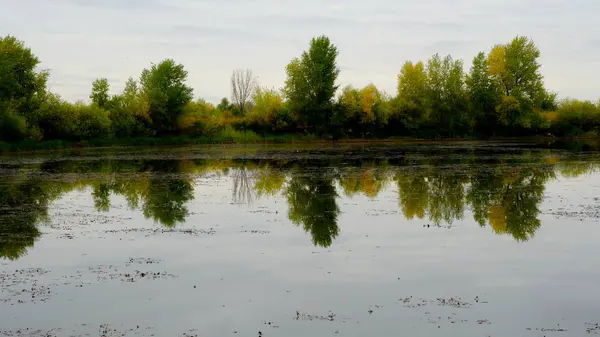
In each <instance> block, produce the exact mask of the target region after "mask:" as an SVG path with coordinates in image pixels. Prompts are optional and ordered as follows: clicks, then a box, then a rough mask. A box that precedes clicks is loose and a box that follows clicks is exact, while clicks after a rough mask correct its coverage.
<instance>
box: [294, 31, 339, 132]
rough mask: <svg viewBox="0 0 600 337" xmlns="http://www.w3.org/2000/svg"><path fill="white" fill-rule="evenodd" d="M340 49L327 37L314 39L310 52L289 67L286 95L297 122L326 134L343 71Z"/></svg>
mask: <svg viewBox="0 0 600 337" xmlns="http://www.w3.org/2000/svg"><path fill="white" fill-rule="evenodd" d="M337 56H338V49H337V47H336V46H335V45H333V44H332V43H331V41H330V40H329V38H328V37H326V36H320V37H316V38H313V39H312V40H311V42H310V48H309V50H308V51H305V52H303V53H302V56H301V57H300V59H298V58H295V59H293V60H292V61H291V62H290V63H289V64H288V66H287V67H286V73H287V79H286V82H285V89H284V92H285V95H286V98H287V100H288V104H289V107H290V109H291V111H292V113H293V114H295V115H296V116H297V119H298V120H299V121H300V122H301V123H303V124H304V125H306V126H307V127H308V128H309V129H313V130H317V131H318V132H319V133H326V132H327V131H328V128H329V125H330V123H331V120H332V116H333V98H334V95H335V92H336V90H337V88H338V87H337V85H336V84H335V82H336V80H337V77H338V75H339V73H340V70H339V68H338V66H337V62H336V58H337Z"/></svg>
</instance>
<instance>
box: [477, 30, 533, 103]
mask: <svg viewBox="0 0 600 337" xmlns="http://www.w3.org/2000/svg"><path fill="white" fill-rule="evenodd" d="M539 57H540V50H539V49H538V48H537V46H536V45H535V43H534V42H533V41H532V40H530V39H529V38H527V37H524V36H517V37H515V38H514V39H513V40H512V41H511V42H510V43H508V44H505V45H496V46H494V48H492V51H491V52H490V53H489V55H488V64H489V71H490V74H491V75H492V76H494V78H495V79H496V80H497V81H498V83H499V84H500V85H501V87H502V89H503V92H504V95H506V96H515V97H516V98H520V99H528V100H529V101H531V102H537V103H539V99H540V98H542V95H543V94H544V86H543V81H542V79H543V77H542V75H541V73H540V63H539V61H538V59H539Z"/></svg>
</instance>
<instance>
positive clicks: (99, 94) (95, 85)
mask: <svg viewBox="0 0 600 337" xmlns="http://www.w3.org/2000/svg"><path fill="white" fill-rule="evenodd" d="M109 89H110V85H109V84H108V80H107V79H106V78H99V79H97V80H95V81H94V82H92V93H91V94H90V98H91V100H92V103H94V104H96V105H97V106H99V107H101V108H104V107H106V103H108V100H109V99H110V96H109V95H108V90H109Z"/></svg>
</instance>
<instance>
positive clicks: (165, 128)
mask: <svg viewBox="0 0 600 337" xmlns="http://www.w3.org/2000/svg"><path fill="white" fill-rule="evenodd" d="M187 76H188V73H187V71H186V70H185V69H184V68H183V65H181V64H176V63H175V61H173V60H172V59H166V60H164V61H162V62H160V63H159V64H153V65H152V67H151V68H150V69H144V71H143V72H142V76H141V84H142V90H143V92H144V94H145V95H146V96H147V98H148V103H149V105H150V109H149V111H150V118H151V119H152V124H153V127H154V129H155V130H156V132H158V133H159V134H160V133H168V132H172V131H174V130H175V129H176V128H177V118H178V117H179V116H180V115H181V114H182V113H183V108H184V107H185V105H186V104H188V103H189V102H191V100H192V92H193V89H192V88H190V87H188V86H187V85H186V84H185V81H186V80H187Z"/></svg>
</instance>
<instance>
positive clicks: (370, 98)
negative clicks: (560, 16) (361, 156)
mask: <svg viewBox="0 0 600 337" xmlns="http://www.w3.org/2000/svg"><path fill="white" fill-rule="evenodd" d="M337 56H338V49H337V48H336V46H335V45H333V44H332V43H331V41H330V40H329V38H327V37H325V36H320V37H316V38H313V39H312V40H311V42H310V46H309V49H308V50H307V51H305V52H303V53H302V55H301V56H300V57H299V58H295V59H293V60H292V61H291V62H290V63H289V64H288V65H287V67H286V69H285V70H286V74H287V79H286V81H285V83H284V86H283V88H281V89H275V88H266V87H261V86H259V84H258V82H257V78H256V77H255V76H254V75H253V73H252V71H251V70H250V69H245V70H242V69H238V70H235V71H234V72H233V74H232V76H231V99H227V98H223V99H222V101H221V102H220V103H219V104H218V105H217V106H215V105H213V104H211V103H209V102H207V101H205V100H203V99H198V100H193V97H194V95H193V89H192V88H191V87H190V86H188V85H187V84H186V80H187V76H188V73H187V71H186V70H185V69H184V67H183V65H181V64H178V63H176V62H175V61H174V60H171V59H167V60H164V61H162V62H160V63H158V64H152V65H151V67H149V68H148V69H145V70H143V71H142V73H141V74H140V76H139V78H137V79H136V78H130V79H129V80H128V81H127V83H126V84H125V88H124V90H123V92H121V93H119V94H115V95H111V94H110V92H111V90H110V84H109V83H108V81H107V80H106V79H105V78H99V79H97V80H95V81H94V82H93V83H92V87H91V93H90V99H91V103H84V102H75V103H70V102H67V101H65V100H63V99H62V98H61V97H60V96H59V95H57V94H55V93H51V92H49V91H48V90H47V87H46V84H47V81H48V76H49V74H48V72H45V71H38V70H37V67H38V64H39V62H40V61H39V59H38V58H37V57H36V56H35V55H34V54H33V53H32V52H31V50H30V49H29V48H28V47H26V46H25V44H24V43H23V42H22V41H19V40H17V39H16V38H15V37H12V36H7V37H4V38H2V39H0V140H3V141H9V142H16V141H23V140H33V141H39V140H68V141H81V140H88V139H106V138H121V139H122V138H133V137H165V136H186V137H205V138H206V139H216V140H250V141H251V140H260V139H262V138H263V137H266V136H273V135H284V134H292V135H300V136H306V135H314V136H317V137H322V138H335V139H338V138H343V137H349V138H350V137H351V138H356V137H361V138H387V137H425V138H449V137H480V138H485V137H490V136H531V135H547V134H548V133H551V134H554V135H557V136H596V135H597V133H598V130H599V128H600V101H598V102H591V101H579V100H574V99H564V100H560V101H559V100H558V98H557V95H556V94H555V93H553V92H551V91H549V90H548V89H546V88H545V86H544V83H543V77H542V74H541V72H540V63H539V57H540V51H539V49H538V48H537V47H536V45H535V44H534V42H533V41H532V40H530V39H528V38H526V37H522V36H518V37H516V38H514V39H513V40H512V41H510V42H509V43H506V44H498V45H495V46H493V47H492V48H491V50H490V51H489V52H488V53H487V54H486V53H484V52H481V53H479V54H478V55H477V56H476V57H475V58H474V59H473V62H472V65H471V66H470V69H469V70H468V72H466V73H465V70H464V68H465V67H464V65H463V61H461V60H456V59H453V58H452V57H451V56H450V55H448V56H440V55H438V54H436V55H433V56H432V57H431V59H429V60H428V61H426V62H416V63H415V62H406V63H405V64H404V65H403V66H402V67H401V69H400V72H399V74H398V86H397V91H396V93H395V95H390V94H388V93H385V92H384V91H382V90H379V89H378V88H377V87H376V86H375V85H373V84H369V85H367V86H365V87H364V88H355V87H353V86H346V87H344V88H340V87H339V86H338V84H337V78H338V75H339V74H340V69H339V67H338V65H337V61H336V59H337Z"/></svg>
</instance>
